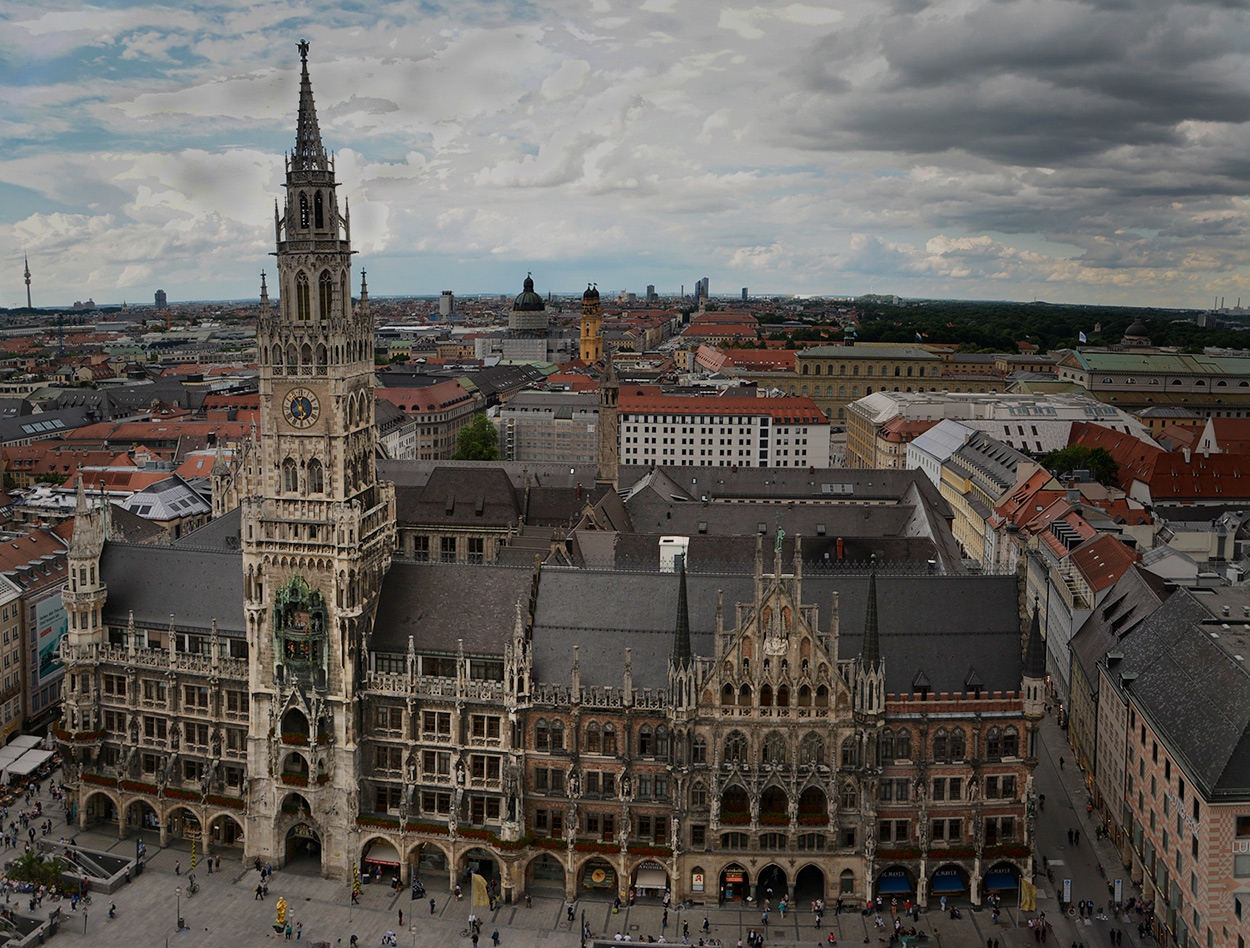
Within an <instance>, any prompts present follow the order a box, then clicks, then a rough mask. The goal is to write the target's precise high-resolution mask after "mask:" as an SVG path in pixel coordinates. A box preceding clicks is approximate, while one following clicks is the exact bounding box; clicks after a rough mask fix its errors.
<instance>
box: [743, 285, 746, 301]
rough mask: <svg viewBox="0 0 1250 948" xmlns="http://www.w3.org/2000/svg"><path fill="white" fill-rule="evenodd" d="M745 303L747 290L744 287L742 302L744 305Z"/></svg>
mask: <svg viewBox="0 0 1250 948" xmlns="http://www.w3.org/2000/svg"><path fill="white" fill-rule="evenodd" d="M746 301H747V288H746V287H745V286H744V287H743V288H742V302H744V303H745V302H746Z"/></svg>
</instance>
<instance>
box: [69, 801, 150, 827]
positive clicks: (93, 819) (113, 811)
mask: <svg viewBox="0 0 1250 948" xmlns="http://www.w3.org/2000/svg"><path fill="white" fill-rule="evenodd" d="M131 806H134V804H131ZM148 809H151V807H148ZM83 813H84V814H85V817H84V818H85V819H86V821H87V825H88V826H90V825H91V824H92V823H103V822H105V821H108V822H110V823H115V822H117V804H116V803H114V802H113V799H112V797H110V796H109V795H108V794H107V793H93V794H91V795H90V796H88V797H87V801H86V803H84V804H83ZM152 817H153V819H155V817H156V814H155V813H153V814H152Z"/></svg>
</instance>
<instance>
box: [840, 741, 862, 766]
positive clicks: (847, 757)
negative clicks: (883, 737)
mask: <svg viewBox="0 0 1250 948" xmlns="http://www.w3.org/2000/svg"><path fill="white" fill-rule="evenodd" d="M842 766H843V767H858V766H859V741H858V740H856V739H855V737H854V736H852V737H848V738H847V739H846V740H844V741H843V742H842Z"/></svg>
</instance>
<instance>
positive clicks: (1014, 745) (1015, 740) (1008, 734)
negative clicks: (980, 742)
mask: <svg viewBox="0 0 1250 948" xmlns="http://www.w3.org/2000/svg"><path fill="white" fill-rule="evenodd" d="M1003 756H1004V757H1019V756H1020V735H1019V733H1017V731H1016V729H1015V728H1014V727H1008V728H1005V729H1004V730H1003Z"/></svg>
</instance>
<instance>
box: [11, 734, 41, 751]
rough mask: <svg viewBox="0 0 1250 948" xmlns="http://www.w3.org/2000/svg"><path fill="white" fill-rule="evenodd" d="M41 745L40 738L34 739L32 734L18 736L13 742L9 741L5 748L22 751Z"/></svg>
mask: <svg viewBox="0 0 1250 948" xmlns="http://www.w3.org/2000/svg"><path fill="white" fill-rule="evenodd" d="M42 743H43V738H42V737H36V736H35V735H33V734H19V735H18V736H17V737H15V738H13V740H11V741H9V743H8V744H7V745H6V746H7V747H20V748H21V749H22V750H30V749H31V748H32V747H38V746H39V745H40V744H42Z"/></svg>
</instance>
